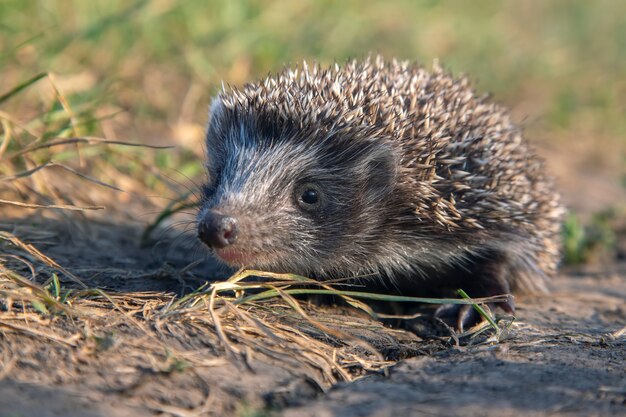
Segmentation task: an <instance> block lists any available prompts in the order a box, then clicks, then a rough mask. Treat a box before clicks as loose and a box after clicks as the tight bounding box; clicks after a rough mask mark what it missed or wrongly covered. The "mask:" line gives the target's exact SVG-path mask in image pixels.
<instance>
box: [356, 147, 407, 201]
mask: <svg viewBox="0 0 626 417" xmlns="http://www.w3.org/2000/svg"><path fill="white" fill-rule="evenodd" d="M398 164H399V157H398V155H397V152H396V151H395V150H394V148H393V147H392V146H391V145H390V144H388V143H384V142H378V143H375V144H373V146H371V148H370V149H369V150H368V151H367V152H365V157H364V158H363V160H362V161H361V167H362V168H363V169H362V170H361V172H364V173H365V175H366V177H365V178H366V184H367V188H368V191H369V193H368V195H371V196H372V197H373V198H376V199H378V198H382V197H384V196H386V195H387V194H389V193H390V192H391V191H392V190H393V185H394V184H395V182H396V177H397V175H398Z"/></svg>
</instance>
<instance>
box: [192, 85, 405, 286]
mask: <svg viewBox="0 0 626 417" xmlns="http://www.w3.org/2000/svg"><path fill="white" fill-rule="evenodd" d="M300 93H301V92H300ZM233 97H234V96H233V95H227V94H225V93H223V94H221V95H220V96H218V97H217V98H216V99H215V100H214V102H213V104H212V106H211V111H210V122H209V126H208V129H207V136H206V148H207V158H206V168H207V173H208V178H207V181H206V184H205V186H204V189H203V198H202V204H201V209H200V211H199V213H198V235H199V237H200V239H201V240H202V241H203V242H204V243H206V244H207V245H208V246H210V247H211V248H212V249H213V251H214V253H215V254H216V255H217V257H218V258H219V259H220V260H222V261H223V262H225V263H227V264H229V265H231V266H235V267H241V266H248V267H255V268H261V269H268V270H273V271H285V272H287V271H289V272H297V273H301V274H313V273H316V274H318V273H320V272H326V273H331V272H335V273H347V272H348V271H351V272H354V271H363V270H365V269H368V268H367V264H368V262H369V259H367V254H368V253H371V252H372V251H371V248H370V247H371V245H376V244H378V242H379V241H380V240H381V239H383V235H387V234H388V233H389V230H388V228H387V225H386V222H385V219H386V218H388V217H389V216H390V210H392V207H394V206H395V207H396V208H399V206H398V205H397V204H394V203H393V196H394V188H395V185H396V177H397V175H398V166H399V163H398V160H399V155H398V154H397V149H396V147H394V146H393V144H392V143H391V142H390V141H388V140H386V138H385V137H384V135H381V133H380V132H377V131H374V130H372V129H368V128H367V127H366V126H356V125H354V124H349V123H342V122H341V121H338V120H336V118H335V119H333V118H332V117H330V115H329V114H327V115H326V117H325V118H323V117H318V118H311V119H310V120H307V119H306V118H304V117H302V115H301V114H297V113H296V112H286V111H282V110H281V108H280V107H281V105H282V104H283V103H282V102H281V101H276V100H275V101H272V100H267V99H266V100H265V101H264V102H263V103H260V102H255V100H258V99H259V97H258V96H252V97H247V98H248V99H246V100H244V99H243V96H240V99H239V100H236V101H234V100H233ZM311 110H312V109H311ZM303 113H307V109H303ZM309 114H310V113H309ZM396 217H397V216H396ZM338 254H340V255H339V256H338Z"/></svg>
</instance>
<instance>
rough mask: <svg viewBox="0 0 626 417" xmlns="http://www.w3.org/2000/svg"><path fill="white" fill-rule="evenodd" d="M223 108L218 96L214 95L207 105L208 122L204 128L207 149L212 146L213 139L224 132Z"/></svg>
mask: <svg viewBox="0 0 626 417" xmlns="http://www.w3.org/2000/svg"><path fill="white" fill-rule="evenodd" d="M224 110H225V108H224V103H223V102H222V100H221V99H220V97H219V96H217V97H215V98H214V99H213V100H212V101H211V106H210V107H209V124H208V125H207V129H206V146H207V148H209V149H210V148H212V147H213V146H214V142H215V140H216V139H217V138H219V137H220V136H221V135H222V134H223V133H224V132H223V129H224V120H223V119H224Z"/></svg>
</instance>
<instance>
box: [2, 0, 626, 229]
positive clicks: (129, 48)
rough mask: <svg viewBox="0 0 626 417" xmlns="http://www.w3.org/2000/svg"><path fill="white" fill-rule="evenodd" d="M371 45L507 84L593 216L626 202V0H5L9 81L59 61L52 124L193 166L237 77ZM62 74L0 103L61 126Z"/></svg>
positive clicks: (503, 96) (500, 89)
mask: <svg viewBox="0 0 626 417" xmlns="http://www.w3.org/2000/svg"><path fill="white" fill-rule="evenodd" d="M369 52H376V53H381V54H383V55H384V56H387V57H398V58H401V59H409V60H418V61H420V62H421V63H423V64H424V65H425V66H427V67H429V66H430V65H432V62H433V60H439V62H440V63H441V65H442V66H443V67H444V68H446V69H448V70H449V71H452V72H454V73H464V74H467V75H468V76H469V77H470V78H471V79H472V80H473V82H474V84H475V85H476V87H477V89H479V90H481V91H489V92H491V93H493V96H494V99H495V100H497V101H499V102H502V103H504V104H506V105H507V106H509V107H510V108H511V109H512V112H513V116H514V118H515V120H516V121H518V122H519V123H521V125H522V126H523V128H524V129H525V131H526V135H527V136H528V137H529V138H530V139H531V140H532V141H533V142H535V143H537V145H538V147H539V149H540V152H541V153H542V154H543V155H544V156H545V157H546V159H547V160H548V165H549V169H550V170H551V171H552V172H553V173H554V174H556V176H557V177H559V186H560V187H561V189H562V190H563V194H564V198H565V201H566V203H567V204H568V205H569V206H570V207H572V208H573V209H574V210H575V211H576V212H577V213H581V215H582V216H584V215H585V213H597V212H601V211H602V212H604V211H606V209H607V208H609V207H613V206H614V205H615V204H617V203H619V201H620V200H623V201H626V194H625V193H624V189H625V187H624V184H626V171H625V167H626V156H625V149H626V146H625V145H626V139H625V138H626V2H624V1H619V0H615V1H610V0H596V1H585V0H553V1H542V0H525V1H508V2H502V1H487V0H479V1H461V0H459V1H446V2H443V1H435V0H428V1H426V0H422V1H410V0H396V1H389V0H388V1H356V0H344V1H330V0H318V1H314V0H310V1H294V0H291V1H290V0H283V1H254V0H231V1H227V0H224V1H199V0H187V1H171V0H154V1H148V0H139V1H132V2H131V1H128V0H126V1H120V0H99V1H82V0H75V1H70V0H40V1H34V0H33V1H25V0H4V1H2V2H0V71H1V72H0V95H2V93H3V92H5V91H9V90H11V89H12V88H15V86H17V85H19V84H20V83H21V82H24V80H27V79H29V78H30V77H32V76H34V75H36V74H38V73H40V72H49V73H52V74H53V77H54V78H53V80H54V84H55V85H56V86H57V88H58V89H59V90H60V91H61V92H62V93H63V95H64V96H65V97H67V100H68V102H69V105H70V106H71V108H72V112H73V113H74V114H73V116H72V117H73V118H74V125H73V129H70V130H68V129H65V130H64V129H62V128H56V130H54V131H53V132H51V133H49V135H51V136H52V135H54V136H63V135H66V136H71V135H76V134H82V135H98V136H103V137H106V138H109V139H113V138H117V139H123V140H129V141H139V142H143V143H151V144H176V145H178V149H179V150H180V152H177V153H174V154H168V155H166V156H163V155H161V156H158V157H157V158H156V160H155V164H156V166H157V167H158V168H159V169H165V168H168V167H175V168H176V169H177V170H178V171H181V172H183V173H184V174H186V175H188V176H191V177H195V176H197V175H200V173H201V164H200V159H201V158H200V156H201V154H202V130H203V125H204V123H205V121H206V111H207V108H208V104H209V101H210V98H211V96H212V95H213V94H214V93H215V92H216V91H217V90H218V88H220V85H221V82H222V81H223V82H225V83H229V84H235V85H240V84H242V83H244V82H245V81H247V80H250V79H254V78H257V77H262V76H265V75H266V74H267V73H268V72H274V71H277V70H279V69H280V68H281V67H282V66H283V65H285V64H289V63H294V62H298V61H300V60H301V59H307V60H316V61H319V62H320V63H322V64H329V63H333V62H335V61H339V62H341V61H344V60H345V59H347V58H351V57H362V56H365V55H367V54H368V53H369ZM48 84H50V83H46V82H45V80H42V81H39V82H37V83H36V84H33V85H32V86H30V85H29V87H28V88H27V89H25V90H24V92H23V93H22V94H19V95H15V96H12V97H11V99H10V100H7V101H6V102H4V103H2V102H1V101H0V111H2V112H4V114H10V115H12V118H13V119H14V121H15V120H17V121H21V122H23V123H25V124H27V125H29V126H30V125H32V124H33V123H34V121H35V120H38V125H37V126H39V127H40V128H41V130H40V132H41V131H45V130H46V126H48V124H47V122H46V120H47V119H45V118H44V119H43V120H42V115H49V114H50V109H52V108H54V107H55V106H56V107H57V108H58V107H59V106H60V104H59V103H58V100H57V99H56V97H55V95H54V94H52V93H51V88H50V86H49V85H48ZM0 116H1V114H0ZM77 120H78V122H77ZM31 127H32V126H31ZM5 129H6V127H5ZM109 180H111V181H114V180H115V178H113V179H109ZM576 230H578V229H576ZM576 230H575V232H574V233H576Z"/></svg>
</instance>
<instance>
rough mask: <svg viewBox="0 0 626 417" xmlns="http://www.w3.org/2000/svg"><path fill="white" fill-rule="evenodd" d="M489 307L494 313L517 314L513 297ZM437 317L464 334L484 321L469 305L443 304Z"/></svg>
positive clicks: (488, 304) (438, 310) (437, 311)
mask: <svg viewBox="0 0 626 417" xmlns="http://www.w3.org/2000/svg"><path fill="white" fill-rule="evenodd" d="M487 306H488V307H489V310H491V311H492V312H494V311H495V310H496V308H500V309H502V310H504V311H505V312H507V313H509V314H514V313H515V304H514V302H513V297H509V298H508V299H507V300H506V301H502V302H497V303H487ZM435 317H437V318H438V319H440V320H442V321H443V322H444V323H446V324H448V325H449V326H452V327H454V328H455V329H456V330H457V331H459V332H463V331H464V330H465V329H469V328H471V327H473V326H475V325H477V324H478V323H480V322H481V321H482V320H483V318H482V316H481V315H480V313H478V311H476V309H475V308H474V307H472V306H471V305H469V304H443V305H441V306H440V307H439V308H438V309H437V310H436V311H435Z"/></svg>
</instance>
